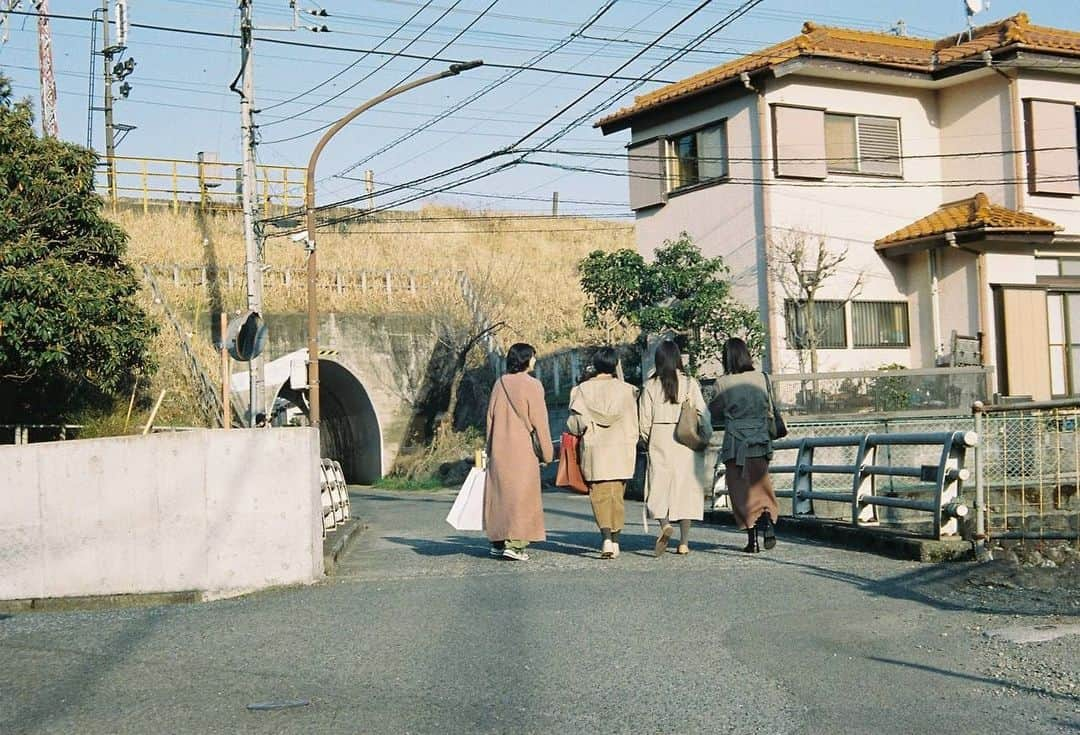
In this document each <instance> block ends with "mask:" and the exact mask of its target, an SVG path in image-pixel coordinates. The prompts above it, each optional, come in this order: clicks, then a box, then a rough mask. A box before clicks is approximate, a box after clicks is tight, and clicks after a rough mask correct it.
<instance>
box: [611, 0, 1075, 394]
mask: <svg viewBox="0 0 1080 735" xmlns="http://www.w3.org/2000/svg"><path fill="white" fill-rule="evenodd" d="M1078 104H1080V32H1076V31H1071V30H1062V29H1057V28H1046V27H1040V26H1036V25H1033V24H1031V22H1030V21H1029V19H1028V17H1027V15H1026V14H1023V13H1021V14H1019V15H1016V16H1014V17H1011V18H1007V19H1005V20H1003V21H1001V22H998V23H993V24H991V25H987V26H983V27H980V28H975V29H973V30H972V31H971V32H965V33H962V34H959V35H957V36H951V37H949V38H944V39H941V40H936V41H935V40H930V39H921V38H908V37H901V36H894V35H889V34H880V33H867V32H864V31H857V30H848V29H842V28H830V27H822V26H818V25H815V24H813V23H806V24H805V25H804V26H803V29H802V33H801V34H800V35H798V36H796V37H794V38H792V39H790V40H787V41H784V42H782V43H779V44H776V45H774V46H771V47H769V48H765V49H762V50H760V51H758V52H757V53H754V54H750V55H747V56H745V57H742V58H739V59H737V60H735V61H732V62H730V63H727V64H724V65H722V66H719V67H716V68H713V69H710V70H708V71H704V72H701V73H699V74H696V75H694V76H692V77H689V78H687V79H684V80H682V81H680V82H676V83H674V84H670V85H668V86H665V87H662V88H660V89H657V90H656V91H654V92H651V93H649V94H645V95H643V96H640V97H637V98H636V100H635V102H634V104H633V105H631V106H629V107H627V108H624V109H621V110H618V111H617V112H614V113H612V114H610V115H607V116H606V117H604V118H602V119H601V120H599V121H598V122H597V126H598V127H599V128H600V129H601V130H602V132H603V133H604V134H605V135H607V134H611V133H615V132H618V131H621V130H627V129H628V130H629V131H630V142H629V145H628V159H629V179H630V206H631V207H632V208H633V209H634V211H635V212H636V214H637V218H636V220H637V221H636V225H637V237H638V243H639V247H640V249H641V250H642V251H643V252H644V253H646V254H648V253H650V252H651V251H652V250H654V249H655V248H656V247H657V246H659V245H660V244H661V243H662V242H663V241H664V240H665V239H668V238H674V237H677V236H678V234H679V233H680V232H681V231H684V230H685V231H686V232H688V233H689V234H690V235H691V236H692V237H693V238H694V239H695V241H696V242H697V243H698V244H699V245H700V246H701V248H702V250H703V251H704V252H705V253H706V254H707V255H710V256H715V255H721V256H723V257H724V259H725V261H726V262H727V263H728V264H729V266H731V268H732V272H733V275H734V278H735V283H736V293H738V294H739V296H740V298H743V299H744V300H745V301H746V302H747V303H751V304H757V306H758V308H759V310H760V315H761V318H762V320H763V322H764V323H765V324H766V325H767V327H768V333H769V340H768V345H767V350H766V353H767V354H766V360H767V362H768V364H770V365H771V366H772V367H773V369H774V370H778V371H788V372H789V371H792V370H795V369H796V367H797V365H798V360H797V357H798V352H797V351H796V348H798V347H800V345H799V344H798V342H797V340H798V335H799V334H800V332H798V330H797V329H796V323H797V322H798V321H799V320H800V319H805V318H806V317H807V314H806V313H805V312H806V306H805V304H800V303H799V302H798V300H797V299H790V298H788V297H787V295H786V294H785V292H784V291H783V290H781V288H780V287H779V285H778V283H779V278H778V271H777V270H776V269H777V268H778V267H780V266H779V265H778V264H777V261H776V259H775V257H774V255H775V251H776V249H777V248H779V247H780V246H781V244H782V243H784V242H788V241H790V238H808V239H810V240H813V241H814V243H816V242H817V241H819V240H820V241H822V242H824V244H825V246H826V248H827V249H828V250H829V251H830V252H832V253H840V252H843V251H844V250H846V251H847V258H846V260H845V261H844V262H843V264H842V267H841V268H840V269H839V272H838V273H836V274H835V275H834V276H833V277H832V278H830V279H829V280H828V281H822V283H821V284H820V290H819V291H818V293H817V294H816V299H817V302H816V304H815V307H814V308H815V314H813V315H810V316H812V317H813V318H814V319H815V324H817V325H818V329H817V345H818V348H819V349H818V354H819V356H820V367H819V369H821V370H853V369H873V368H876V367H878V366H880V365H882V364H885V363H900V364H903V365H907V366H909V367H933V366H935V365H939V364H942V362H943V361H944V360H945V359H947V357H948V354H949V352H950V338H951V336H952V335H953V334H958V335H971V336H978V337H979V338H980V342H979V345H980V346H979V352H981V360H982V363H983V364H986V365H995V366H996V367H997V371H996V372H997V380H996V383H997V384H996V390H997V391H999V392H1001V393H1003V394H1013V395H1019V394H1026V395H1032V396H1034V397H1036V398H1039V399H1043V398H1050V397H1051V396H1059V395H1075V394H1078V393H1080V183H1078V155H1077V137H1078V126H1080V112H1078V109H1080V107H1078ZM856 279H858V280H860V281H861V283H862V287H861V288H860V289H858V291H857V292H856V294H855V296H854V298H853V299H852V300H850V301H848V298H849V296H850V295H851V292H852V284H853V282H854V281H855V280H856Z"/></svg>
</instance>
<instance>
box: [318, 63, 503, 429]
mask: <svg viewBox="0 0 1080 735" xmlns="http://www.w3.org/2000/svg"><path fill="white" fill-rule="evenodd" d="M483 63H484V62H483V61H480V60H476V61H466V62H463V63H461V64H451V65H450V68H448V69H446V70H445V71H441V72H439V73H438V74H431V75H429V76H426V77H421V78H420V79H416V80H414V81H412V82H409V83H408V84H402V85H400V86H398V87H393V88H391V89H388V90H386V91H385V92H383V93H382V94H380V95H379V96H378V97H375V98H374V99H370V100H368V101H367V102H365V103H364V104H362V105H360V106H359V107H357V108H356V109H355V110H353V111H352V112H350V113H349V114H348V115H346V116H345V117H343V118H341V119H340V120H338V121H337V122H336V123H334V124H333V126H332V127H331V128H330V129H329V130H327V131H326V132H325V133H324V134H323V137H321V138H319V142H318V143H316V144H315V150H313V151H312V152H311V158H310V159H308V165H307V185H306V191H305V193H304V207H305V209H306V210H307V251H308V261H307V303H308V313H307V322H308V330H307V331H308V401H309V403H310V406H311V407H310V421H311V425H312V426H314V427H316V428H318V426H319V419H320V416H319V323H318V320H317V314H318V310H317V308H316V306H317V304H316V296H317V294H316V291H315V286H316V279H317V277H318V272H317V269H316V262H317V261H316V252H317V251H316V249H315V164H316V163H318V161H319V154H320V153H322V150H323V148H325V147H326V144H327V143H329V142H330V139H331V138H333V137H334V136H335V135H337V133H338V131H339V130H341V129H342V128H343V127H345V126H346V125H348V124H349V123H350V122H352V121H353V120H354V119H356V117H357V116H358V115H359V114H360V113H362V112H364V111H365V110H369V109H371V108H372V107H374V106H375V105H377V104H379V103H380V102H383V101H385V100H388V99H390V98H391V97H396V96H397V95H399V94H401V93H402V92H408V91H409V90H410V89H413V88H414V87H419V86H420V85H422V84H427V83H428V82H434V81H435V80H437V79H442V78H444V77H453V76H457V75H458V74H460V73H461V72H463V71H468V70H469V69H475V68H476V67H478V66H480V65H482V64H483Z"/></svg>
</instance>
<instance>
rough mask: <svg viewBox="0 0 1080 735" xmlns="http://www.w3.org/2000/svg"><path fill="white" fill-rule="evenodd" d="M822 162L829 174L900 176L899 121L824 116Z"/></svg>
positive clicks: (855, 116) (881, 118)
mask: <svg viewBox="0 0 1080 735" xmlns="http://www.w3.org/2000/svg"><path fill="white" fill-rule="evenodd" d="M825 158H826V168H827V170H828V171H829V172H830V173H849V174H867V175H870V176H902V175H903V166H902V165H901V160H900V159H901V154H900V121H899V120H898V119H896V118H892V117H874V116H872V115H842V114H838V113H832V112H827V113H825Z"/></svg>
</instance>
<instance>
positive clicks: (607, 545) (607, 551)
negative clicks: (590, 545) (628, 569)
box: [600, 538, 615, 559]
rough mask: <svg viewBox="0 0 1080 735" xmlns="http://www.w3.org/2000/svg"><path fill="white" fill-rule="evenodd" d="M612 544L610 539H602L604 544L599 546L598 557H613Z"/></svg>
mask: <svg viewBox="0 0 1080 735" xmlns="http://www.w3.org/2000/svg"><path fill="white" fill-rule="evenodd" d="M614 546H615V544H614V542H612V540H611V539H609V538H606V539H604V544H603V545H602V546H601V547H600V558H601V559H610V558H611V557H613V556H614V555H615V551H614Z"/></svg>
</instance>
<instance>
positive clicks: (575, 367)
mask: <svg viewBox="0 0 1080 735" xmlns="http://www.w3.org/2000/svg"><path fill="white" fill-rule="evenodd" d="M580 376H581V356H580V355H578V351H577V350H573V351H572V352H571V353H570V382H571V383H573V384H575V385H576V384H577V381H578V378H579V377H580Z"/></svg>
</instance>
